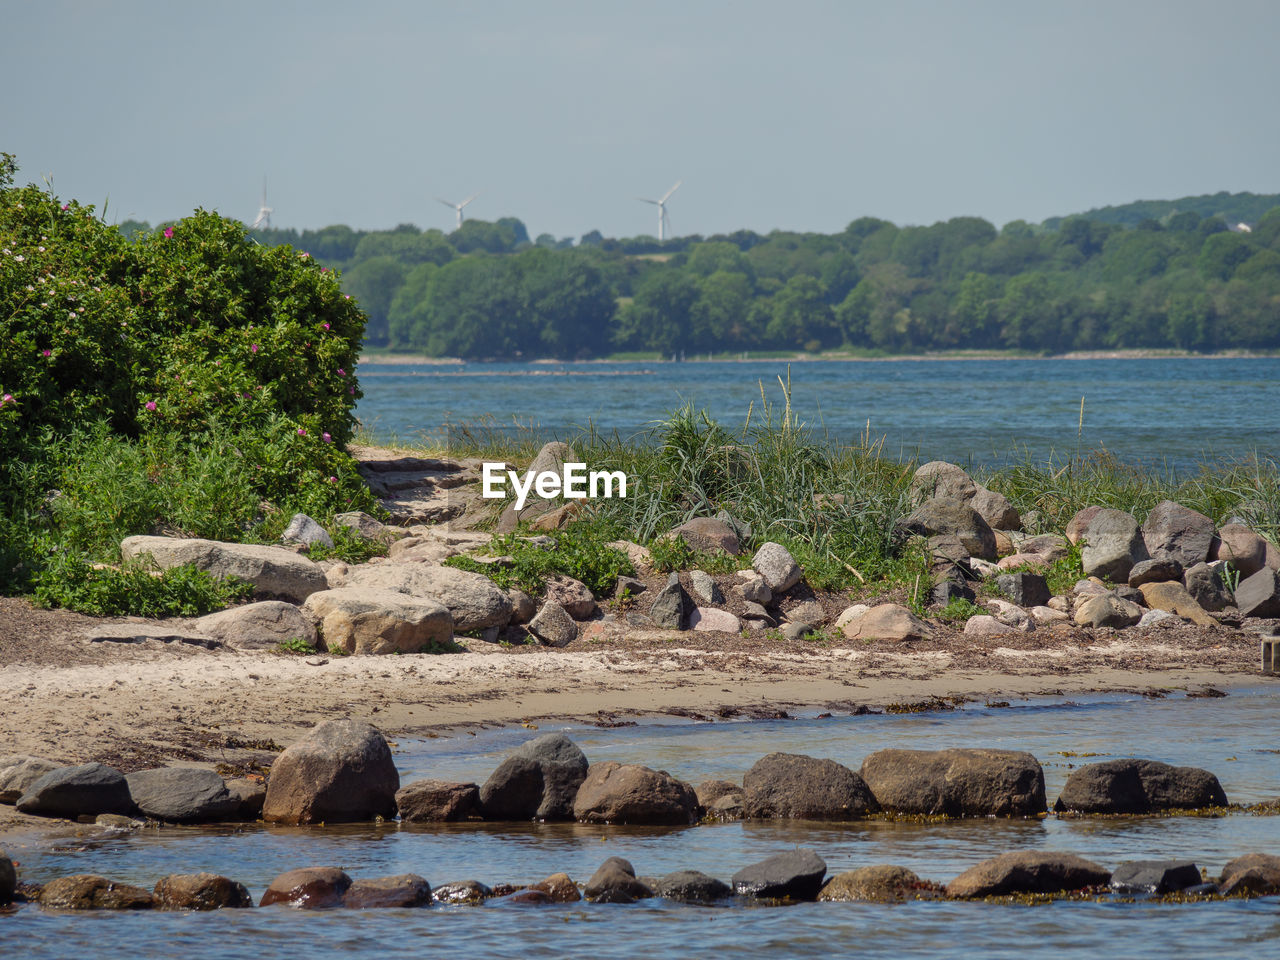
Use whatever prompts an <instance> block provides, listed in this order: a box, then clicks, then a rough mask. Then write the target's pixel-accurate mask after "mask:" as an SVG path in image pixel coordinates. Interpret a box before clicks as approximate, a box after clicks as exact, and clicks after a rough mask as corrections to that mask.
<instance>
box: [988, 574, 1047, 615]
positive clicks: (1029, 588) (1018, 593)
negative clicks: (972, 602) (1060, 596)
mask: <svg viewBox="0 0 1280 960" xmlns="http://www.w3.org/2000/svg"><path fill="white" fill-rule="evenodd" d="M996 589H997V590H999V591H1000V592H1001V593H1003V594H1004V595H1005V596H1006V597H1008V598H1009V599H1010V600H1012V601H1013V602H1014V603H1016V604H1017V605H1018V606H1020V607H1039V606H1043V605H1044V604H1046V603H1048V602H1049V598H1050V597H1051V596H1053V594H1051V593H1050V592H1049V584H1048V583H1047V582H1046V581H1045V578H1044V577H1043V576H1042V575H1040V574H1038V573H1006V574H1004V575H1002V576H999V577H996Z"/></svg>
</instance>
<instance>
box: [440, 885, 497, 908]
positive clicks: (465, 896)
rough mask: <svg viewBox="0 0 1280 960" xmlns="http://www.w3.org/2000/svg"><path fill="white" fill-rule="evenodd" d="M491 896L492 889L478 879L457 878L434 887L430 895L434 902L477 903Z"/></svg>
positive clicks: (452, 903)
mask: <svg viewBox="0 0 1280 960" xmlns="http://www.w3.org/2000/svg"><path fill="white" fill-rule="evenodd" d="M492 896H493V890H491V889H490V888H489V887H487V886H485V885H484V884H483V883H481V882H480V881H478V880H458V881H454V882H453V883H445V884H441V885H440V886H438V887H436V888H435V890H434V891H433V892H432V894H431V897H432V899H433V900H435V902H436V903H446V904H450V905H454V904H477V903H481V902H483V901H485V900H488V899H489V898H490V897H492Z"/></svg>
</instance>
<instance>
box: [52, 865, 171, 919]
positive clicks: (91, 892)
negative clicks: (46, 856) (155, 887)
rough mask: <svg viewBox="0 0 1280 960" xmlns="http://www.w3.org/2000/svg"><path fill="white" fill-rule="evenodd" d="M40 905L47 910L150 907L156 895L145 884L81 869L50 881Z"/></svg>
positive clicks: (142, 908)
mask: <svg viewBox="0 0 1280 960" xmlns="http://www.w3.org/2000/svg"><path fill="white" fill-rule="evenodd" d="M40 906H42V907H44V908H45V909H46V910H150V909H151V908H152V907H154V906H155V898H154V897H152V896H151V894H150V893H149V892H148V891H146V890H143V889H142V888H141V887H134V886H130V885H129V884H127V883H113V882H112V881H110V880H108V879H107V878H106V877H100V876H97V875H96V874H91V873H77V874H75V875H74V876H70V877H58V878H57V879H56V880H50V881H49V882H48V883H46V884H45V885H44V889H42V890H41V891H40Z"/></svg>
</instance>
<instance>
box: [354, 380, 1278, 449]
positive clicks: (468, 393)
mask: <svg viewBox="0 0 1280 960" xmlns="http://www.w3.org/2000/svg"><path fill="white" fill-rule="evenodd" d="M787 366H788V365H787V363H786V361H751V362H743V363H706V362H701V363H699V362H688V363H581V364H514V363H504V364H497V363H492V364H478V363H469V364H458V365H420V366H418V365H389V364H383V365H378V364H371V363H366V364H363V365H362V366H361V368H360V379H361V386H362V387H363V389H364V391H365V396H364V398H363V399H362V400H361V401H360V405H359V407H358V408H357V411H356V412H357V415H358V416H359V417H360V418H361V420H362V421H364V422H365V423H366V424H367V425H369V426H370V427H371V428H372V429H373V430H374V432H375V433H376V434H381V435H383V436H397V437H400V438H402V439H406V440H408V439H415V438H423V439H428V440H433V441H437V442H439V441H441V440H443V439H445V438H446V436H447V430H446V429H445V428H444V427H443V425H445V424H459V423H463V424H475V423H478V422H481V421H483V420H485V419H486V418H492V420H493V422H494V423H495V425H497V426H498V427H501V428H504V429H506V428H511V427H512V425H513V419H514V420H515V421H518V422H519V423H520V424H521V425H523V426H525V427H530V426H532V427H535V428H537V429H536V432H537V433H538V434H539V435H540V436H542V437H543V438H551V437H558V438H561V439H563V438H566V437H568V436H570V435H572V434H573V433H575V432H576V431H577V430H578V429H580V428H582V427H585V426H586V425H587V424H588V422H590V423H593V424H594V425H595V426H596V427H597V428H598V429H600V430H601V431H604V432H609V431H613V430H617V431H618V432H619V433H620V434H621V435H622V436H623V437H629V436H631V435H633V434H635V433H636V432H638V431H640V430H642V429H644V428H645V426H646V424H649V423H651V422H652V421H655V420H658V419H661V418H663V417H665V416H666V415H667V414H668V413H669V412H670V411H671V410H673V409H675V408H678V407H680V406H681V405H683V404H684V403H686V402H692V403H694V404H695V406H697V407H705V408H706V409H707V410H708V411H709V412H710V413H711V415H712V416H713V417H715V418H716V419H717V420H719V421H720V423H721V424H722V425H724V426H725V427H726V428H729V429H731V430H734V431H737V430H740V429H741V427H742V425H743V422H744V419H745V417H746V415H747V408H748V405H749V404H750V403H752V402H753V401H754V403H755V412H754V417H759V415H760V413H761V410H760V386H759V384H760V383H763V385H764V388H765V393H766V396H767V397H768V399H769V401H770V402H771V403H775V404H777V410H778V411H781V400H782V394H781V390H780V388H779V384H778V377H779V376H782V377H783V378H784V379H785V378H786V376H787ZM791 381H792V385H793V396H792V403H793V407H794V409H795V411H796V412H797V413H798V414H799V415H800V417H801V418H802V419H803V420H804V421H805V422H807V423H809V424H810V425H811V426H813V427H815V428H816V429H818V430H819V431H822V430H825V431H826V432H827V433H828V434H829V435H830V436H831V437H832V438H833V439H835V440H839V441H841V442H846V443H847V442H853V441H855V440H856V439H857V438H858V437H860V436H861V435H862V433H863V431H864V430H865V429H866V428H867V421H868V420H869V421H870V436H871V438H872V439H873V440H876V439H879V438H881V437H883V438H884V441H885V443H884V451H885V453H887V454H888V455H890V456H911V455H919V456H921V457H922V458H923V459H926V460H929V459H945V460H952V461H956V462H961V463H963V462H965V461H969V460H972V461H974V462H993V461H999V460H1001V459H1005V458H1007V457H1009V456H1021V453H1020V451H1025V452H1027V453H1029V454H1030V455H1031V456H1033V457H1035V458H1041V459H1042V458H1045V457H1048V456H1049V455H1050V454H1051V453H1055V452H1056V454H1057V455H1058V457H1059V458H1061V457H1062V456H1065V455H1070V454H1071V453H1073V452H1075V451H1076V450H1077V449H1079V450H1083V451H1086V452H1087V451H1090V450H1096V449H1098V448H1102V447H1105V448H1106V449H1107V450H1109V451H1111V452H1112V453H1114V454H1116V455H1117V456H1119V457H1121V458H1122V459H1124V460H1127V461H1131V462H1144V463H1157V464H1159V463H1168V464H1170V465H1172V466H1176V467H1180V468H1186V467H1188V466H1190V465H1192V464H1193V463H1195V462H1197V461H1199V460H1201V459H1223V458H1234V457H1245V456H1249V455H1250V454H1252V453H1254V452H1258V453H1261V454H1263V455H1265V456H1273V457H1274V456H1276V455H1278V454H1280V420H1278V419H1277V418H1276V417H1275V416H1274V414H1273V413H1272V411H1275V410H1277V409H1280V358H1275V357H1268V358H1251V359H1204V358H1178V359H1123V360H1120V359H1112V360H1064V359H1043V358H1019V359H1009V358H1002V359H983V360H907V361H900V362H841V361H811V362H805V363H795V364H792V365H791ZM1082 398H1083V399H1084V404H1085V406H1084V430H1083V432H1080V431H1079V424H1080V401H1081V399H1082ZM1015 448H1016V449H1015Z"/></svg>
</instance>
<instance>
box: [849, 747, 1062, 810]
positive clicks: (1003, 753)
mask: <svg viewBox="0 0 1280 960" xmlns="http://www.w3.org/2000/svg"><path fill="white" fill-rule="evenodd" d="M861 773H862V779H863V780H864V781H865V782H866V784H867V786H868V787H869V788H870V789H871V792H872V793H873V794H874V795H875V798H876V800H877V801H878V802H879V804H880V806H881V807H883V808H884V809H885V810H888V811H891V812H894V813H908V814H926V815H939V814H941V815H943V816H948V817H1034V816H1036V815H1038V814H1041V813H1044V812H1045V810H1046V805H1045V795H1044V771H1043V769H1041V767H1040V763H1039V761H1037V760H1036V758H1035V757H1033V756H1032V755H1031V754H1029V753H1023V752H1021V751H1017V750H987V749H980V748H978V749H952V750H897V749H890V750H877V751H876V752H875V753H873V754H871V755H870V756H868V757H867V758H866V759H865V760H863V761H862V770H861Z"/></svg>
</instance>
